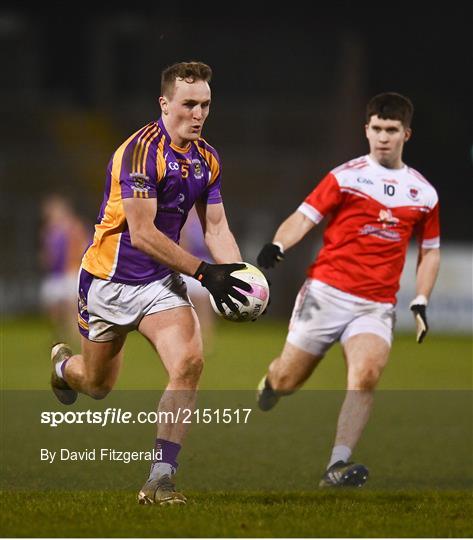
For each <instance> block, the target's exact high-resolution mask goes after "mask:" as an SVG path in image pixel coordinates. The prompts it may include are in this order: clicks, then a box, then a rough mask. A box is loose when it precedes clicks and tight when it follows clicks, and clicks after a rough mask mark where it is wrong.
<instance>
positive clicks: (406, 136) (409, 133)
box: [404, 128, 412, 142]
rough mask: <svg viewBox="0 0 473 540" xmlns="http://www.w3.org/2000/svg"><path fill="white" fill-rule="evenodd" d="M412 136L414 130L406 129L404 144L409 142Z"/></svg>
mask: <svg viewBox="0 0 473 540" xmlns="http://www.w3.org/2000/svg"><path fill="white" fill-rule="evenodd" d="M411 136H412V129H411V128H406V129H405V132H404V142H407V141H408V140H409V139H410V138H411Z"/></svg>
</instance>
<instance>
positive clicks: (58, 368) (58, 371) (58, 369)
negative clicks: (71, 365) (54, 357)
mask: <svg viewBox="0 0 473 540" xmlns="http://www.w3.org/2000/svg"><path fill="white" fill-rule="evenodd" d="M68 360H69V358H66V359H65V360H62V361H61V362H56V375H57V376H58V377H59V378H60V379H62V380H64V377H63V375H62V365H63V364H64V362H67V361H68Z"/></svg>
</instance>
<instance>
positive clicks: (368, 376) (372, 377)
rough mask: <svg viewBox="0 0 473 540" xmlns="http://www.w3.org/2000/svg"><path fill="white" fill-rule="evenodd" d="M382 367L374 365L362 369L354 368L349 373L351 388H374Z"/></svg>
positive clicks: (349, 385)
mask: <svg viewBox="0 0 473 540" xmlns="http://www.w3.org/2000/svg"><path fill="white" fill-rule="evenodd" d="M381 371H382V369H381V368H380V367H379V366H376V365H372V366H367V367H363V368H361V369H353V370H352V371H351V372H349V375H348V388H349V390H363V391H370V390H374V389H375V387H376V385H377V384H378V381H379V378H380V376H381Z"/></svg>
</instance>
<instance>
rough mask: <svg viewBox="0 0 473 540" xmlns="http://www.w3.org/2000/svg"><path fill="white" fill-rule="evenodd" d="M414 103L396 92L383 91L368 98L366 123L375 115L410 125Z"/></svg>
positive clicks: (405, 125)
mask: <svg viewBox="0 0 473 540" xmlns="http://www.w3.org/2000/svg"><path fill="white" fill-rule="evenodd" d="M413 114H414V105H412V101H411V100H410V99H409V98H407V97H405V96H403V95H401V94H397V93H396V92H384V93H383V94H378V95H377V96H374V97H373V98H371V99H370V101H369V103H368V105H367V107H366V123H367V124H369V122H370V119H371V117H372V116H374V115H376V116H379V118H382V119H383V120H399V121H400V122H402V125H403V126H404V127H406V128H408V127H410V126H411V122H412V115H413Z"/></svg>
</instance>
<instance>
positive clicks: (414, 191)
mask: <svg viewBox="0 0 473 540" xmlns="http://www.w3.org/2000/svg"><path fill="white" fill-rule="evenodd" d="M407 189H408V191H407V196H408V197H409V199H412V200H413V201H418V200H419V195H420V189H419V188H418V187H417V186H407Z"/></svg>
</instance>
